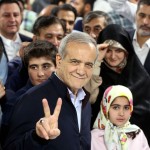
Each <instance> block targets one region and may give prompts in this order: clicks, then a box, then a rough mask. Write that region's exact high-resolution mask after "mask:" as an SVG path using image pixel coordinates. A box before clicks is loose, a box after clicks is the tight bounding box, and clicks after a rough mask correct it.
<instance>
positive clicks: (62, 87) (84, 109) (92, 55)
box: [4, 32, 98, 150]
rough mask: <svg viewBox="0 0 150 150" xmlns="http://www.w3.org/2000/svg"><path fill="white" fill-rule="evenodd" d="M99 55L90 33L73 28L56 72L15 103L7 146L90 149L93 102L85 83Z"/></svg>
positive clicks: (37, 149) (61, 50) (38, 149)
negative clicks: (90, 99) (90, 100)
mask: <svg viewBox="0 0 150 150" xmlns="http://www.w3.org/2000/svg"><path fill="white" fill-rule="evenodd" d="M97 57H98V50H97V45H96V42H95V40H94V39H93V38H92V37H90V36H89V35H88V34H86V33H82V32H72V33H71V34H68V35H67V36H66V37H65V38H64V39H62V41H61V44H60V47H59V52H58V54H57V56H56V65H57V70H56V72H55V73H53V74H52V75H51V77H50V78H49V79H48V80H47V81H46V82H44V83H43V84H41V85H39V86H36V87H34V88H32V89H31V90H30V91H28V92H27V93H26V94H24V95H23V96H22V97H21V98H20V99H19V102H18V103H17V104H16V106H15V108H14V112H13V114H12V118H11V121H10V127H9V130H8V136H7V140H6V142H5V145H4V149H7V150H12V149H14V150H22V149H32V150H41V149H54V150H60V149H62V150H90V148H91V147H90V143H91V136H90V120H91V106H90V103H89V101H88V99H89V93H88V92H86V91H85V90H84V89H83V86H84V85H85V84H86V83H87V82H88V81H89V80H90V78H91V76H92V72H93V66H94V63H95V61H96V59H97ZM55 106H56V107H55Z"/></svg>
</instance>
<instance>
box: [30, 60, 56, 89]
mask: <svg viewBox="0 0 150 150" xmlns="http://www.w3.org/2000/svg"><path fill="white" fill-rule="evenodd" d="M53 71H55V65H54V63H53V62H52V61H51V60H50V59H49V58H48V57H40V58H31V59H30V60H29V65H28V74H29V79H30V81H31V83H32V84H33V85H34V86H35V85H39V84H41V83H42V82H44V81H46V80H47V79H48V78H49V76H50V75H51V74H52V72H53Z"/></svg>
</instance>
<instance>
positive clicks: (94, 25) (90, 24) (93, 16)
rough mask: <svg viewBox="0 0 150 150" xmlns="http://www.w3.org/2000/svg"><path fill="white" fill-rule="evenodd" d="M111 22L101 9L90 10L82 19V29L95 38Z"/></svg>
mask: <svg viewBox="0 0 150 150" xmlns="http://www.w3.org/2000/svg"><path fill="white" fill-rule="evenodd" d="M111 23H112V21H111V18H110V17H109V16H108V14H107V13H105V12H103V11H91V12H89V13H87V14H86V15H85V16H84V18H83V20H82V26H83V31H84V32H86V33H88V34H89V35H90V36H92V37H93V38H94V39H95V40H97V38H98V35H99V33H100V32H101V31H102V30H103V29H104V28H105V27H106V26H107V25H109V24H111Z"/></svg>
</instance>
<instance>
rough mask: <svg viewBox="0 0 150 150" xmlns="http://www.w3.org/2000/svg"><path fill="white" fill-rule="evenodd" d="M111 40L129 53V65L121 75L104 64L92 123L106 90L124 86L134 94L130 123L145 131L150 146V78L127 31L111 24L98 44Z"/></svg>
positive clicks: (100, 37)
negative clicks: (113, 86) (112, 86)
mask: <svg viewBox="0 0 150 150" xmlns="http://www.w3.org/2000/svg"><path fill="white" fill-rule="evenodd" d="M109 39H110V40H115V41H117V42H119V43H120V44H121V45H122V46H123V47H124V48H125V49H126V50H127V51H128V58H127V64H126V66H125V68H124V69H123V70H122V72H121V73H117V72H115V71H113V70H112V69H110V68H109V67H107V66H106V65H105V63H102V65H101V73H100V76H101V77H102V80H103V83H102V85H100V87H99V88H100V92H99V95H98V98H97V101H96V103H95V104H93V105H92V110H93V118H92V123H93V122H94V120H95V118H96V116H97V113H98V112H99V108H100V101H101V99H102V95H103V93H104V91H105V89H106V88H107V87H109V86H110V85H118V84H119V85H124V86H126V87H128V88H129V89H130V90H131V91H132V94H133V105H134V111H133V114H132V117H131V119H130V122H131V123H132V124H136V125H138V126H139V127H140V128H141V129H142V130H143V131H144V133H145V135H146V137H147V139H148V142H149V144H150V123H149V120H150V77H149V75H148V73H147V72H146V71H145V69H144V67H143V66H142V64H141V62H140V61H139V59H138V58H137V56H136V54H135V52H134V48H133V46H132V41H131V39H130V37H129V34H128V32H126V30H125V29H123V28H122V27H121V26H119V25H116V24H111V25H109V26H107V27H106V28H105V29H104V30H103V31H102V32H101V33H100V35H99V37H98V41H97V43H98V44H101V43H103V42H104V41H106V40H109Z"/></svg>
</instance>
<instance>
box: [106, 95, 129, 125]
mask: <svg viewBox="0 0 150 150" xmlns="http://www.w3.org/2000/svg"><path fill="white" fill-rule="evenodd" d="M108 116H109V120H110V122H111V123H113V124H114V125H116V126H119V127H122V126H123V125H124V124H125V123H126V122H127V121H128V120H129V118H130V116H131V111H130V104H129V101H128V99H127V98H126V97H117V98H115V100H114V101H113V102H112V103H111V105H110V109H109V115H108Z"/></svg>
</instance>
